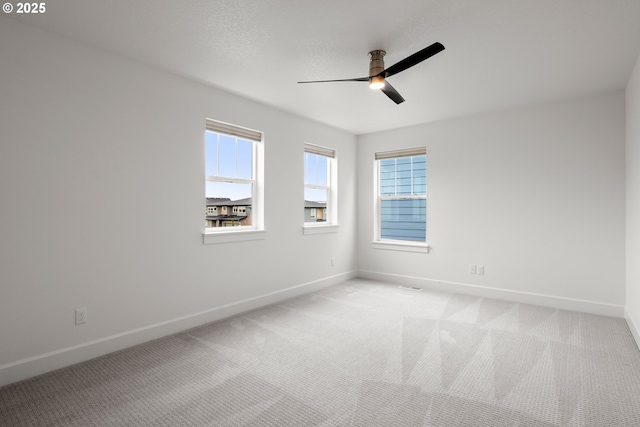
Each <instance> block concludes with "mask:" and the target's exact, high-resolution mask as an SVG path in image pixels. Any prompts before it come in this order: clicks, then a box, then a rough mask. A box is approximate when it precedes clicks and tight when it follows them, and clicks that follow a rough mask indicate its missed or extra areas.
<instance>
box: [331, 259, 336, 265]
mask: <svg viewBox="0 0 640 427" xmlns="http://www.w3.org/2000/svg"><path fill="white" fill-rule="evenodd" d="M335 266H336V259H335V258H331V267H335Z"/></svg>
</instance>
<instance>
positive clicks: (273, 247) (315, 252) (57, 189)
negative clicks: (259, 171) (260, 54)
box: [0, 18, 356, 385]
mask: <svg viewBox="0 0 640 427" xmlns="http://www.w3.org/2000/svg"><path fill="white" fill-rule="evenodd" d="M0 58H1V60H0V141H1V143H0V201H1V202H0V203H1V205H0V242H1V243H0V385H2V384H6V383H8V382H11V381H15V380H18V379H20V378H24V377H26V376H30V375H34V374H37V373H40V372H44V371H47V370H50V369H52V368H55V367H58V366H63V365H65V364H68V363H73V362H76V361H78V360H82V359H85V358H88V357H92V356H96V355H98V354H101V353H105V352H108V351H111V350H114V349H116V348H120V347H123V346H126V345H131V344H135V343H138V342H141V341H144V340H145V339H150V338H155V337H157V336H161V335H164V334H167V333H172V332H174V331H177V330H180V329H183V328H186V327H190V326H194V325H196V324H198V323H203V322H206V321H210V320H213V319H216V318H219V317H221V316H223V315H228V314H231V313H234V312H237V311H239V310H246V309H248V308H251V307H255V306H257V305H260V304H264V303H268V302H272V301H275V300H278V299H282V298H285V297H290V296H292V295H295V294H296V293H297V292H301V291H304V290H310V289H312V288H314V286H315V287H317V286H323V285H327V284H330V283H332V282H335V281H341V280H344V279H345V278H347V277H352V276H353V275H354V274H355V273H354V272H355V271H356V256H355V248H354V241H355V218H356V217H355V212H356V203H355V190H356V188H355V180H356V176H355V166H356V158H355V155H356V145H355V137H354V136H353V135H351V134H348V133H346V132H342V131H338V130H335V129H332V128H329V127H327V126H323V125H320V124H317V123H314V122H311V121H308V120H305V119H301V118H298V117H295V116H293V115H291V114H287V113H284V112H281V111H278V110H276V109H273V108H270V107H267V106H264V105H261V104H258V103H255V102H252V101H249V100H246V99H242V98H239V97H237V96H234V95H231V94H229V93H225V92H223V91H221V90H217V89H215V88H212V87H208V86H205V85H202V84H199V83H195V82H192V81H189V80H186V79H183V78H180V77H178V76H175V75H171V74H168V73H166V72H163V71H160V70H156V69H154V68H151V67H148V66H145V65H142V64H140V63H137V62H134V61H131V60H128V59H125V58H122V57H119V56H116V55H112V54H110V53H107V52H104V51H100V50H96V49H93V48H90V47H88V46H86V45H84V44H81V43H78V42H74V41H70V40H68V39H64V38H61V37H58V36H56V35H53V34H50V33H47V32H43V31H41V30H37V29H34V28H31V27H29V26H26V25H24V24H21V23H19V22H17V21H14V20H11V19H7V18H0ZM205 117H210V118H213V119H217V120H222V121H225V122H230V123H234V124H237V125H240V126H245V127H249V128H252V129H257V130H260V131H263V132H264V134H265V159H266V162H265V170H266V172H265V197H266V215H265V224H266V228H267V237H266V239H265V240H263V241H253V242H239V243H232V244H217V245H203V242H202V232H203V229H204V217H203V214H204V119H205ZM304 142H310V143H314V144H319V145H325V146H330V147H332V148H335V149H336V150H337V153H338V159H339V166H340V170H339V221H340V229H339V232H338V233H333V234H322V235H311V236H304V235H303V234H302V223H303V181H302V177H303V162H302V156H303V154H302V153H303V143H304ZM289 212H299V214H298V215H290V214H289ZM331 257H335V259H336V266H335V267H331V264H330V258H331ZM283 266H286V268H284V267H283ZM304 284H309V286H306V287H305V286H302V287H301V288H294V289H291V288H292V287H296V286H299V285H304ZM274 293H275V294H274ZM77 307H87V308H88V318H89V322H88V323H87V324H85V325H82V326H75V325H74V309H75V308H77ZM216 309H218V310H216ZM87 344H91V345H87Z"/></svg>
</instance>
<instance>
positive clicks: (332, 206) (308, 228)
mask: <svg viewBox="0 0 640 427" xmlns="http://www.w3.org/2000/svg"><path fill="white" fill-rule="evenodd" d="M307 154H314V155H319V156H323V157H325V158H326V159H327V185H326V186H324V185H317V184H307V182H306V176H304V175H305V174H304V171H305V165H306V155H307ZM302 158H303V193H302V205H303V226H302V229H303V234H305V235H308V234H323V233H335V232H337V231H338V154H337V151H336V150H335V149H333V148H328V147H324V146H321V145H316V144H311V143H308V142H305V143H304V145H303V157H302ZM307 188H309V189H319V190H326V191H327V204H326V208H325V212H326V221H322V222H307V221H305V218H304V209H306V208H305V207H304V202H305V197H304V193H305V192H304V190H306V189H307Z"/></svg>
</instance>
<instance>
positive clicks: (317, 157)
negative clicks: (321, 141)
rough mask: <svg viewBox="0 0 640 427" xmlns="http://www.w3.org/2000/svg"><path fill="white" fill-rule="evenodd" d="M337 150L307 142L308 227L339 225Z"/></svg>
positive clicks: (305, 194)
mask: <svg viewBox="0 0 640 427" xmlns="http://www.w3.org/2000/svg"><path fill="white" fill-rule="evenodd" d="M336 181H337V161H336V153H335V150H333V149H330V148H325V147H320V146H318V145H313V144H308V143H305V144H304V223H305V226H310V227H311V226H314V225H318V226H319V225H336V224H337V186H336Z"/></svg>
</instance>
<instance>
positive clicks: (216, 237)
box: [202, 230, 267, 245]
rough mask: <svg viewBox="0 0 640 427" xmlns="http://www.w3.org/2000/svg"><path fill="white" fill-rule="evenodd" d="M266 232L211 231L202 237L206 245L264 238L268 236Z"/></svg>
mask: <svg viewBox="0 0 640 427" xmlns="http://www.w3.org/2000/svg"><path fill="white" fill-rule="evenodd" d="M266 234H267V231H266V230H236V231H213V232H212V231H209V232H205V233H204V234H203V235H202V237H203V243H204V244H205V245H211V244H215V243H232V242H247V241H250V240H264V239H265V238H266V237H267V236H266Z"/></svg>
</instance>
